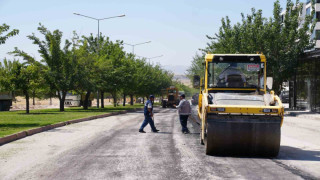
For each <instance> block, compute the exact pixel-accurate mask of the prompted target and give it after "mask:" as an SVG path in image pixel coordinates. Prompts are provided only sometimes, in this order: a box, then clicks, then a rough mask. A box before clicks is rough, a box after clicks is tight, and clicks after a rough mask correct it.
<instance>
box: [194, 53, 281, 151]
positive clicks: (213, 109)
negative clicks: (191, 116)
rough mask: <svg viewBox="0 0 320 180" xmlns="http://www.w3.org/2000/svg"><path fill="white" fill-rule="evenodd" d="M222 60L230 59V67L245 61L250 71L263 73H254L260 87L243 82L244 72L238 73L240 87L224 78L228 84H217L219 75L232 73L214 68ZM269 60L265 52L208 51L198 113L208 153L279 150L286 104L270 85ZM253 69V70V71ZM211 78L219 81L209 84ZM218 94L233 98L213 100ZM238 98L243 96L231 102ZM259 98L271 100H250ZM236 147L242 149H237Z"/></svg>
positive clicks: (202, 140) (224, 61)
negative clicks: (209, 52) (268, 74)
mask: <svg viewBox="0 0 320 180" xmlns="http://www.w3.org/2000/svg"><path fill="white" fill-rule="evenodd" d="M219 63H220V64H221V63H225V64H228V63H229V66H228V67H227V68H229V67H230V66H236V65H235V64H241V63H243V64H244V63H245V64H244V65H243V67H246V68H247V71H249V70H250V73H255V71H257V73H260V74H259V76H258V75H255V74H254V76H257V77H259V78H257V77H255V78H256V79H258V81H259V83H258V84H260V85H259V87H252V86H253V85H249V83H247V82H248V81H245V80H243V81H245V82H242V80H241V78H240V77H242V79H246V76H245V75H242V76H240V75H239V76H238V79H239V80H241V83H239V82H238V83H237V82H236V83H237V84H240V86H241V87H238V88H237V87H229V86H228V85H229V84H231V83H228V82H224V81H225V80H223V79H222V80H221V81H223V82H224V84H223V83H221V84H223V86H225V87H218V86H217V84H219V82H218V81H220V79H219V78H220V77H229V76H227V75H226V76H224V74H223V73H224V72H225V70H224V71H222V72H221V73H220V75H218V72H215V70H216V69H214V68H213V67H215V66H219V65H220V64H219ZM266 63H267V61H266V57H265V56H264V55H262V54H207V55H206V56H205V74H204V76H203V77H202V78H201V82H200V84H201V86H200V94H199V105H198V115H199V118H200V120H201V133H200V140H201V144H206V152H207V154H225V153H227V154H229V153H230V154H238V153H239V154H246V155H248V154H249V155H251V154H252V155H266V156H276V155H277V154H278V152H279V146H280V127H281V126H282V123H283V116H284V108H283V105H282V102H281V100H280V98H279V97H278V96H276V95H275V94H274V92H273V91H271V90H270V89H267V76H266V74H267V68H266V67H267V64H266ZM258 67H259V69H258ZM227 68H226V69H227ZM234 68H236V67H234ZM252 69H253V72H251V71H252ZM216 71H218V70H216ZM215 74H216V76H215ZM231 75H232V74H231ZM230 77H232V76H230ZM233 77H234V78H235V77H236V76H233ZM209 78H211V79H212V80H211V81H214V82H215V83H216V82H217V84H210V85H209V80H208V79H209ZM218 79H219V80H218ZM228 80H231V78H230V79H228ZM202 81H203V82H202ZM262 81H263V82H262ZM210 83H212V82H210ZM221 86H222V85H221ZM219 97H227V98H229V99H230V100H228V99H227V100H223V101H222V100H221V103H213V101H215V100H216V99H215V98H219ZM241 98H243V99H241ZM246 98H247V99H248V100H247V99H246ZM250 98H251V99H250ZM239 99H241V101H240V103H235V104H232V103H233V102H237V100H239ZM256 99H259V100H261V99H263V100H264V101H266V99H267V100H268V101H267V103H265V104H262V105H261V103H262V102H260V104H259V105H256V104H253V103H251V102H255V101H257V100H256ZM241 102H243V103H242V104H241ZM269 102H270V103H269ZM268 103H269V104H268ZM273 129H276V130H273ZM273 131H275V133H273ZM235 136H240V137H235ZM235 148H236V149H241V148H243V149H242V150H240V152H237V150H236V149H235Z"/></svg>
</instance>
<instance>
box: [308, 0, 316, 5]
mask: <svg viewBox="0 0 320 180" xmlns="http://www.w3.org/2000/svg"><path fill="white" fill-rule="evenodd" d="M317 1H318V0H317ZM310 2H311V0H307V4H309V3H310Z"/></svg>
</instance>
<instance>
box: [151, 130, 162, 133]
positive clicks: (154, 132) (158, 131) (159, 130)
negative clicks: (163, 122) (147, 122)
mask: <svg viewBox="0 0 320 180" xmlns="http://www.w3.org/2000/svg"><path fill="white" fill-rule="evenodd" d="M159 131H160V130H158V129H156V130H155V131H152V132H154V133H157V132H159Z"/></svg>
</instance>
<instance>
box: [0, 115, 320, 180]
mask: <svg viewBox="0 0 320 180" xmlns="http://www.w3.org/2000/svg"><path fill="white" fill-rule="evenodd" d="M156 112H158V113H156V115H155V122H156V126H157V128H158V129H160V130H161V131H160V133H152V132H151V129H150V127H149V126H147V127H146V128H145V130H146V131H147V133H145V134H141V133H138V128H139V126H140V124H141V122H142V120H143V114H142V112H136V113H128V114H123V115H119V116H113V117H108V118H103V119H98V120H93V121H88V122H83V123H78V124H73V125H68V126H65V127H61V128H57V129H53V130H50V131H47V132H43V133H40V134H36V135H33V136H29V137H27V138H24V139H21V140H18V141H15V142H12V143H9V144H6V145H3V146H0V179H1V180H2V179H148V180H149V179H152V180H153V179H226V178H228V179H290V180H291V179H320V133H319V132H320V130H319V129H320V120H311V119H301V118H296V117H286V118H285V123H284V125H283V128H282V142H281V152H280V155H279V156H278V157H277V158H274V159H268V158H249V157H215V156H206V155H205V149H204V146H202V145H200V144H199V126H198V125H197V124H196V123H195V122H193V121H192V120H190V121H189V124H188V127H189V129H190V131H191V134H182V133H181V132H180V124H179V121H178V116H177V114H176V110H174V109H158V110H156Z"/></svg>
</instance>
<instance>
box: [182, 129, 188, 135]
mask: <svg viewBox="0 0 320 180" xmlns="http://www.w3.org/2000/svg"><path fill="white" fill-rule="evenodd" d="M182 133H183V134H189V133H190V131H189V130H186V131H183V132H182Z"/></svg>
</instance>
